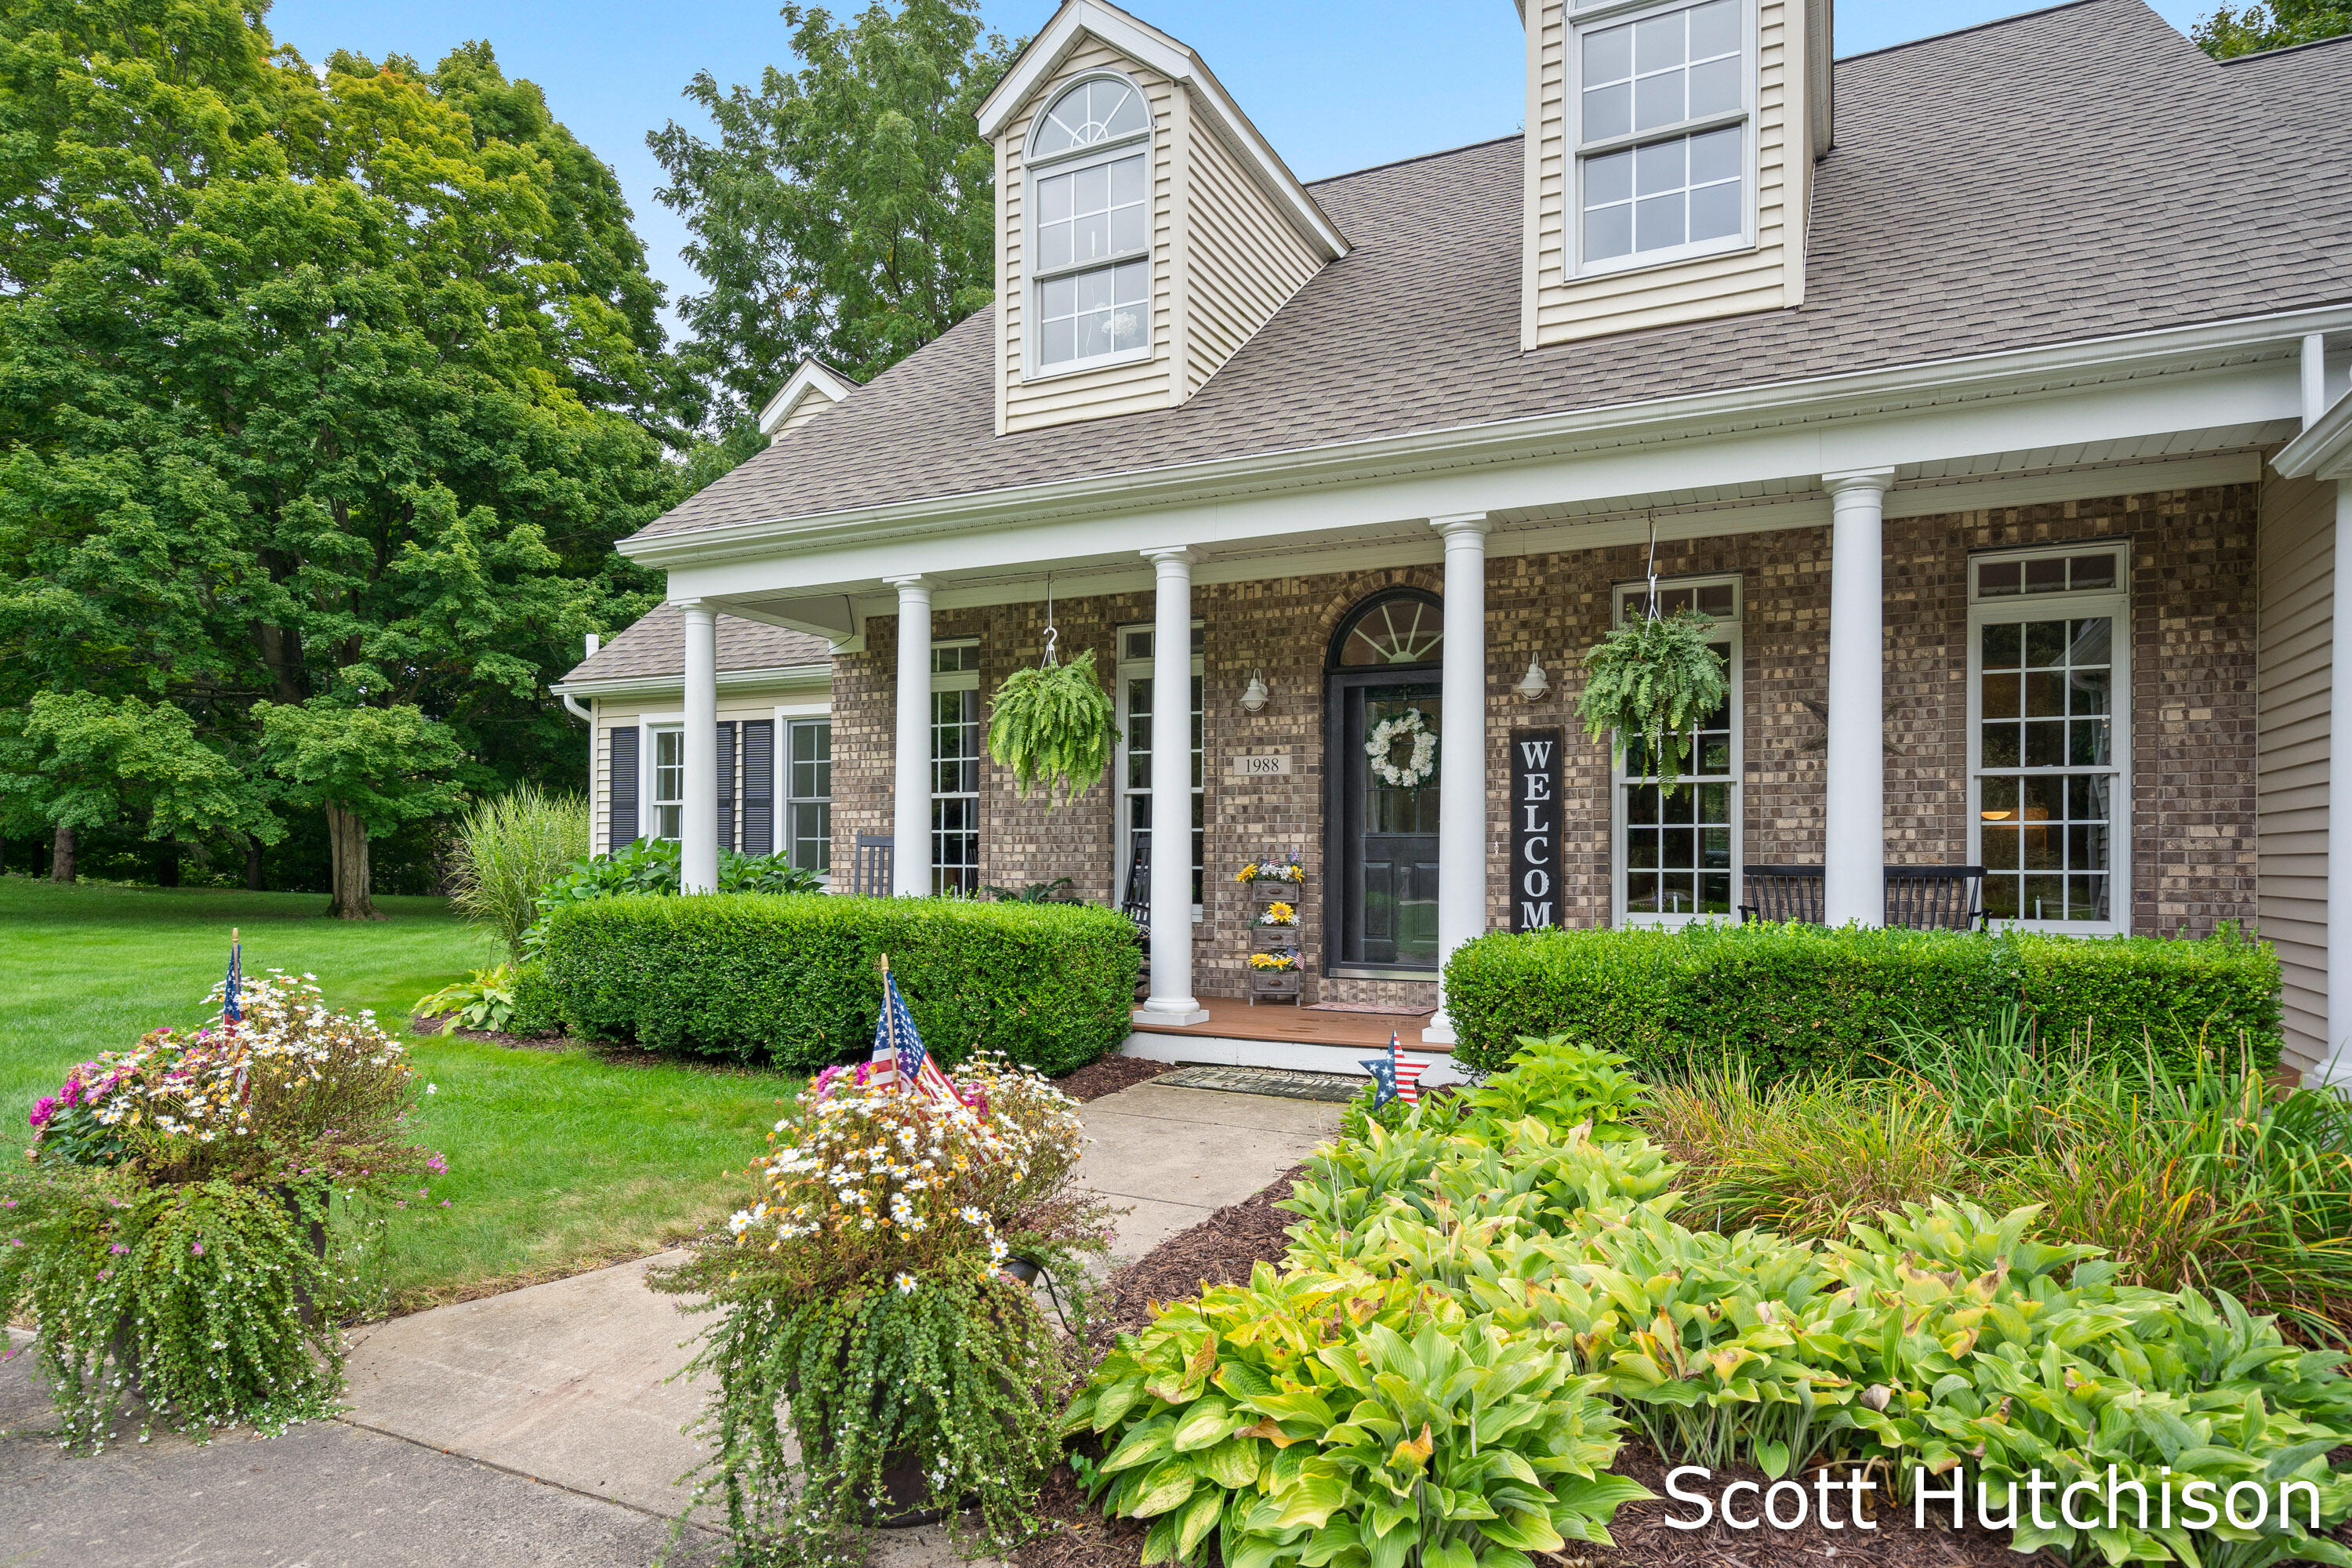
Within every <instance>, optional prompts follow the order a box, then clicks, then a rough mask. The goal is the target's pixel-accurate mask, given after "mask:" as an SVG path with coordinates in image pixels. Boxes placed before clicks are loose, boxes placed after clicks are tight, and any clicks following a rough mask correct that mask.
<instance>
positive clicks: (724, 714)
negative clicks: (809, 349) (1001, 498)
mask: <svg viewBox="0 0 2352 1568" xmlns="http://www.w3.org/2000/svg"><path fill="white" fill-rule="evenodd" d="M819 401H820V402H823V400H822V399H819ZM827 406H830V405H827ZM831 699H832V692H831V689H830V688H829V687H828V686H825V685H822V684H820V685H815V686H746V687H741V688H739V689H733V690H730V689H727V688H726V687H723V686H722V687H720V688H719V722H720V723H722V724H724V723H730V722H736V723H740V722H741V721H744V720H747V719H773V718H774V717H775V716H776V710H777V709H778V708H788V709H807V708H810V707H816V708H819V709H824V708H826V707H829V706H830V703H831ZM685 707H686V698H685V696H684V694H683V693H682V692H680V691H671V692H666V693H656V694H654V695H652V696H639V697H605V698H599V699H598V700H596V701H595V702H594V703H593V711H594V712H595V715H596V745H595V750H594V752H593V753H592V758H593V760H592V762H591V763H590V766H589V773H588V825H589V832H590V834H591V835H592V837H590V838H589V843H590V844H591V845H593V847H594V849H595V852H596V853H597V854H599V855H602V854H603V853H604V842H605V840H604V835H605V832H606V830H607V829H608V828H609V827H610V826H612V821H613V780H612V776H611V768H612V760H613V759H612V751H611V745H612V742H611V741H610V739H609V736H610V734H611V732H612V731H614V730H617V729H622V728H625V727H626V726H628V725H631V724H638V725H642V724H644V723H645V721H646V715H647V714H657V715H660V716H661V722H663V723H666V724H668V723H676V722H677V721H678V718H679V715H680V714H681V712H683V710H685ZM792 716H793V717H794V718H817V717H822V716H823V715H822V713H808V712H795V713H793V715H792ZM647 744H648V742H646V741H645V740H644V739H643V738H642V737H640V738H639V741H638V747H639V751H638V763H639V767H640V768H641V769H642V768H643V767H644V765H645V758H646V750H645V748H646V745H647ZM736 766H737V768H738V769H739V770H740V768H741V766H742V750H741V747H740V745H739V746H738V747H737V749H736ZM783 769H784V760H783V738H782V736H781V735H779V736H778V737H777V752H776V795H777V800H778V803H779V806H780V807H781V805H782V798H783V790H784V784H783V777H784V773H783ZM740 777H741V773H740V771H739V772H738V773H737V778H738V779H739V781H740ZM735 794H736V802H737V805H736V813H737V815H736V821H737V823H738V824H739V826H740V823H741V821H742V815H741V813H742V805H741V802H742V791H741V789H740V784H739V787H738V788H737V790H736V792H735ZM650 805H651V802H650V801H649V800H648V799H647V798H646V796H645V795H643V794H642V793H641V794H640V795H638V797H637V830H638V831H639V832H640V833H642V832H644V831H645V829H646V811H647V809H648V807H649V806H650ZM776 820H777V831H778V832H779V833H782V825H783V815H782V810H781V809H779V811H778V813H777V819H776Z"/></svg>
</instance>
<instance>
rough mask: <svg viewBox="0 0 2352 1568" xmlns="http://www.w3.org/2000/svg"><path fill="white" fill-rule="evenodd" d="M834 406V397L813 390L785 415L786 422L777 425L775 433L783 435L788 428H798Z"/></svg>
mask: <svg viewBox="0 0 2352 1568" xmlns="http://www.w3.org/2000/svg"><path fill="white" fill-rule="evenodd" d="M832 406H833V399H832V398H830V397H827V396H826V395H824V393H822V392H812V393H810V394H809V395H807V396H805V397H803V398H802V399H801V400H800V402H799V403H797V404H795V405H793V411H792V412H791V413H790V414H788V415H786V416H784V422H783V423H782V424H781V425H779V426H776V429H775V435H776V436H782V434H783V433H784V432H785V431H787V430H797V429H799V428H800V427H801V426H803V425H805V424H807V423H808V422H809V421H810V420H812V419H814V418H815V417H816V416H818V415H820V414H822V413H824V411H825V410H826V409H828V408H830V407H832ZM773 438H774V437H770V439H773Z"/></svg>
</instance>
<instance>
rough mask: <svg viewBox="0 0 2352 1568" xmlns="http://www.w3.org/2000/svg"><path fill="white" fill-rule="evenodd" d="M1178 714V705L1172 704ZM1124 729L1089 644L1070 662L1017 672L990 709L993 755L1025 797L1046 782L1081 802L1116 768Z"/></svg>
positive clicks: (1050, 793) (1049, 799)
mask: <svg viewBox="0 0 2352 1568" xmlns="http://www.w3.org/2000/svg"><path fill="white" fill-rule="evenodd" d="M1173 711H1177V710H1174V709H1171V712H1173ZM1117 743H1118V725H1117V720H1116V718H1115V716H1114V715H1113V712H1112V710H1111V704H1110V697H1109V695H1108V693H1106V692H1105V691H1104V690H1103V689H1102V682H1101V681H1100V680H1099V679H1097V678H1096V675H1095V656H1094V650H1093V649H1091V648H1089V649H1087V651H1086V652H1084V653H1082V654H1080V655H1078V657H1077V658H1074V659H1072V660H1070V662H1069V663H1067V664H1047V665H1041V666H1039V667H1038V668H1034V669H1020V670H1015V671H1013V674H1011V675H1009V676H1007V677H1006V678H1005V680H1004V684H1003V685H1002V686H1000V687H998V688H997V689H996V698H995V700H994V701H992V702H991V703H990V704H989V708H988V754H989V756H990V757H991V758H992V760H993V761H994V762H995V763H996V764H997V765H998V766H999V767H1006V768H1011V769H1012V770H1013V788H1014V789H1016V790H1018V791H1019V792H1020V793H1021V794H1022V795H1024V796H1025V795H1028V793H1029V792H1030V790H1031V789H1033V788H1035V787H1039V786H1041V785H1042V786H1043V787H1044V789H1045V799H1046V804H1047V805H1053V804H1055V800H1054V795H1055V791H1057V790H1058V791H1060V792H1061V794H1062V795H1063V797H1064V798H1065V799H1069V800H1075V799H1076V798H1077V797H1078V796H1079V795H1084V794H1086V792H1087V789H1088V788H1090V787H1091V786H1092V785H1093V784H1094V783H1095V781H1096V780H1097V779H1099V778H1101V777H1102V776H1103V774H1104V773H1106V772H1107V771H1108V769H1109V767H1110V758H1111V749H1112V747H1113V746H1115V745H1116V744H1117Z"/></svg>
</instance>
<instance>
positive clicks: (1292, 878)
mask: <svg viewBox="0 0 2352 1568" xmlns="http://www.w3.org/2000/svg"><path fill="white" fill-rule="evenodd" d="M1305 880H1307V868H1306V867H1304V866H1302V865H1300V864H1299V863H1298V861H1297V858H1288V859H1277V860H1260V861H1255V862H1253V863H1251V864H1250V865H1247V866H1244V867H1243V868H1241V869H1240V870H1238V871H1236V872H1234V881H1236V882H1303V881H1305Z"/></svg>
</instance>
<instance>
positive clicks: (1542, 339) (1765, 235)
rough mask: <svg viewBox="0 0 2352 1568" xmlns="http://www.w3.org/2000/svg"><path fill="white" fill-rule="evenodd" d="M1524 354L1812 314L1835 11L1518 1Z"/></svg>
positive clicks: (1792, 5) (1726, 0) (1822, 0)
mask: <svg viewBox="0 0 2352 1568" xmlns="http://www.w3.org/2000/svg"><path fill="white" fill-rule="evenodd" d="M1521 14H1522V15H1523V16H1525V17H1526V20H1527V26H1528V120H1527V123H1528V137H1527V176H1526V178H1527V193H1526V203H1527V231H1526V232H1527V241H1526V255H1525V258H1524V266H1525V276H1524V281H1523V286H1522V290H1521V303H1520V342H1521V345H1522V346H1523V347H1526V348H1529V349H1534V348H1540V347H1543V346H1545V345H1547V344H1550V343H1562V342H1572V341H1574V340H1576V339H1579V338H1590V337H1599V336H1602V335H1604V334H1607V333H1611V332H1622V331H1636V330H1639V329H1642V328H1645V327H1657V326H1664V325H1669V324H1672V323H1675V322H1681V321H1703V320H1706V319H1709V318H1712V317H1717V316H1728V315H1738V314H1741V313H1744V312H1747V311H1751V310H1779V309H1782V308H1784V307H1790V306H1794V305H1799V304H1801V303H1803V301H1804V293H1805V256H1804V249H1805V214H1806V211H1807V208H1808V206H1809V205H1810V202H1811V192H1812V166H1813V162H1814V160H1815V159H1817V158H1818V157H1820V156H1821V155H1822V153H1826V152H1827V151H1828V150H1829V142H1830V117H1829V108H1830V100H1829V88H1830V59H1831V52H1830V0H1523V4H1522V8H1521Z"/></svg>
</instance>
